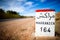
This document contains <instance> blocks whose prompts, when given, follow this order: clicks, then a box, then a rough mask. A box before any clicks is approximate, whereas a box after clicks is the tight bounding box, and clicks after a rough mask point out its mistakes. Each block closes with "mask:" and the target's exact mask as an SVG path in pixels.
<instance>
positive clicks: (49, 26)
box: [35, 9, 55, 36]
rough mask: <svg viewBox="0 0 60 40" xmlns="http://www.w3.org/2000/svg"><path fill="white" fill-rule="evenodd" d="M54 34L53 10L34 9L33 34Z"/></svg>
mask: <svg viewBox="0 0 60 40" xmlns="http://www.w3.org/2000/svg"><path fill="white" fill-rule="evenodd" d="M54 35H55V10H52V9H41V10H36V16H35V36H54Z"/></svg>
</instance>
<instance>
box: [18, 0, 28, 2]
mask: <svg viewBox="0 0 60 40" xmlns="http://www.w3.org/2000/svg"><path fill="white" fill-rule="evenodd" d="M17 1H19V2H26V1H27V0H17Z"/></svg>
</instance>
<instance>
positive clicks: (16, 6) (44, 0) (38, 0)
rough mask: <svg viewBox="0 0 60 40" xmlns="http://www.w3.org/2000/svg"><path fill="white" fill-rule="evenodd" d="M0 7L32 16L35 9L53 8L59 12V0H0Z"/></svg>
mask: <svg viewBox="0 0 60 40" xmlns="http://www.w3.org/2000/svg"><path fill="white" fill-rule="evenodd" d="M0 8H2V9H4V10H6V11H7V10H12V11H16V12H19V13H20V15H24V16H34V15H35V10H37V9H44V8H47V9H55V10H56V12H60V0H0Z"/></svg>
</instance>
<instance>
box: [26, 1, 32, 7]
mask: <svg viewBox="0 0 60 40" xmlns="http://www.w3.org/2000/svg"><path fill="white" fill-rule="evenodd" d="M32 4H33V2H26V3H25V5H29V6H32Z"/></svg>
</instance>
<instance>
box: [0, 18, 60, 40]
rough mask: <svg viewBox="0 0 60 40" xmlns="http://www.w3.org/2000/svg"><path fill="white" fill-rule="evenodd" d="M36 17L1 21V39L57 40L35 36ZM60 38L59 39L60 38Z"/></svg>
mask: <svg viewBox="0 0 60 40" xmlns="http://www.w3.org/2000/svg"><path fill="white" fill-rule="evenodd" d="M34 29H35V24H34V18H24V19H15V20H9V21H4V22H0V40H55V39H56V38H55V37H53V38H43V37H42V38H39V37H37V38H36V37H35V36H34ZM58 40H59V39H58Z"/></svg>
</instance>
